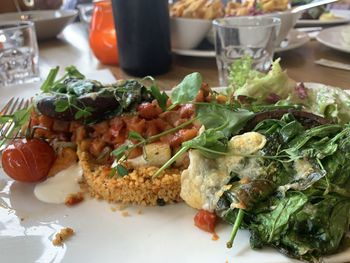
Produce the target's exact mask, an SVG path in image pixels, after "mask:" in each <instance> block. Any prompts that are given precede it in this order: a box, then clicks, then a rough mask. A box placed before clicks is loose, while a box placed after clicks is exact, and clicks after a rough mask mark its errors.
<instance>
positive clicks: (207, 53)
mask: <svg viewBox="0 0 350 263" xmlns="http://www.w3.org/2000/svg"><path fill="white" fill-rule="evenodd" d="M309 41H310V37H309V36H308V34H307V33H305V32H302V31H299V30H296V29H292V30H290V32H289V33H288V35H287V37H286V38H285V39H284V40H283V41H282V42H281V43H280V45H279V46H277V47H276V48H275V52H284V51H288V50H292V49H295V48H298V47H301V46H303V45H305V44H306V43H307V42H309ZM172 51H173V53H174V54H177V55H181V56H189V57H206V58H214V57H215V50H214V47H213V45H212V44H210V43H209V41H203V42H202V43H201V44H200V45H199V47H198V48H196V49H176V48H173V49H172Z"/></svg>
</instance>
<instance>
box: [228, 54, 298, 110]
mask: <svg viewBox="0 0 350 263" xmlns="http://www.w3.org/2000/svg"><path fill="white" fill-rule="evenodd" d="M279 61H280V60H279V59H277V60H276V61H274V62H273V64H272V68H271V70H270V71H269V72H268V73H267V74H263V73H260V74H258V73H257V72H256V71H255V70H253V69H251V70H250V71H251V73H249V74H247V73H246V66H247V64H244V66H243V67H241V68H240V71H239V70H238V68H236V69H235V71H232V72H231V73H232V74H234V73H235V72H236V74H238V76H239V74H240V75H243V74H244V76H247V78H246V81H245V83H244V84H243V85H241V86H240V87H239V88H238V89H236V90H234V92H233V95H234V96H235V97H238V96H245V97H249V98H253V99H254V101H255V102H256V103H258V104H260V103H266V102H267V100H268V98H269V97H270V96H271V95H272V94H273V95H274V96H277V97H278V98H279V99H287V98H288V96H289V95H290V94H291V93H292V92H293V90H294V88H295V86H296V82H295V81H293V80H292V79H290V78H289V77H288V75H287V72H286V71H283V70H282V68H281V66H280V64H279ZM232 74H231V75H232ZM233 85H234V84H233Z"/></svg>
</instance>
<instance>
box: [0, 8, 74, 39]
mask: <svg viewBox="0 0 350 263" xmlns="http://www.w3.org/2000/svg"><path fill="white" fill-rule="evenodd" d="M77 14H78V11H77V10H35V11H24V12H13V13H5V14H1V15H0V21H2V22H4V21H13V20H29V21H33V22H34V25H35V30H36V34H37V38H38V39H39V40H44V39H49V38H53V37H56V36H57V35H58V34H59V33H60V32H61V31H62V30H63V29H64V28H65V27H66V26H67V25H68V24H69V23H71V22H72V21H73V20H74V18H75V17H76V16H77Z"/></svg>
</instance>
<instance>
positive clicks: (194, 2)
mask: <svg viewBox="0 0 350 263" xmlns="http://www.w3.org/2000/svg"><path fill="white" fill-rule="evenodd" d="M288 8H289V1H288V0H259V1H256V0H247V1H244V2H243V3H241V2H236V1H228V2H227V4H226V6H224V5H223V4H222V2H221V1H220V0H214V1H213V0H180V1H177V2H176V3H174V4H173V5H171V6H170V16H172V17H185V18H198V19H215V18H219V17H224V16H248V15H258V14H265V13H272V12H277V11H284V10H287V9H288Z"/></svg>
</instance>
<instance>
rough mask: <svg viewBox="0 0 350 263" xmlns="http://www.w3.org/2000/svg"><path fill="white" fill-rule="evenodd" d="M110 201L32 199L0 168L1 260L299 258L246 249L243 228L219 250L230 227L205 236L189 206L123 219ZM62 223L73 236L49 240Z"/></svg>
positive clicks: (133, 211)
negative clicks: (61, 241)
mask: <svg viewBox="0 0 350 263" xmlns="http://www.w3.org/2000/svg"><path fill="white" fill-rule="evenodd" d="M307 85H321V84H312V83H311V84H307ZM112 206H113V205H111V204H108V203H107V202H104V201H97V200H86V201H84V202H83V203H81V204H79V205H77V206H75V207H72V208H68V207H66V206H65V205H50V204H45V203H42V202H40V201H38V200H37V199H36V198H35V197H34V195H33V185H32V184H23V183H19V182H14V181H13V180H11V179H9V178H8V177H6V176H5V175H4V172H3V171H2V170H0V262H11V263H23V262H43V263H48V262H55V263H59V262H64V263H76V262H89V263H90V262H92V263H94V262H104V263H110V262H111V263H112V262H113V263H114V262H123V263H127V262H152V263H158V262H167V263H172V262H174V263H175V262H176V263H178V262H182V263H186V262H189V263H193V262H201V263H212V262H235V263H251V262H259V263H291V262H299V261H296V260H292V259H290V258H287V257H285V256H283V255H282V254H280V253H278V252H277V251H276V250H274V249H271V248H265V249H262V250H252V249H251V248H250V246H249V233H248V231H239V232H238V235H237V237H236V240H235V244H234V247H233V248H232V249H231V250H229V249H226V246H225V244H226V241H227V240H228V238H229V234H230V229H231V227H230V226H229V225H227V224H224V223H220V224H219V225H218V228H217V233H218V235H219V237H220V239H219V240H218V241H213V240H211V235H210V234H208V233H206V232H204V231H201V230H199V229H198V228H196V227H195V226H194V224H193V216H194V215H195V210H193V209H191V208H189V207H188V206H186V205H185V204H184V203H181V204H176V205H168V206H165V207H147V208H145V207H141V208H140V207H128V208H126V210H124V211H128V212H129V214H130V216H129V217H123V216H122V215H121V213H120V212H112V211H111V207H112ZM138 210H141V211H142V212H143V213H142V214H138ZM63 227H71V228H73V229H74V230H75V232H76V234H75V235H74V236H72V237H71V238H70V239H69V240H68V241H66V242H65V244H64V245H63V246H62V247H55V246H53V245H52V243H51V240H52V239H53V238H54V235H55V233H56V232H57V231H59V230H60V229H61V228H63ZM349 257H350V249H348V250H347V251H344V252H342V253H339V254H337V255H334V256H332V257H331V258H328V259H327V260H326V262H345V261H346V260H348V259H349Z"/></svg>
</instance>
